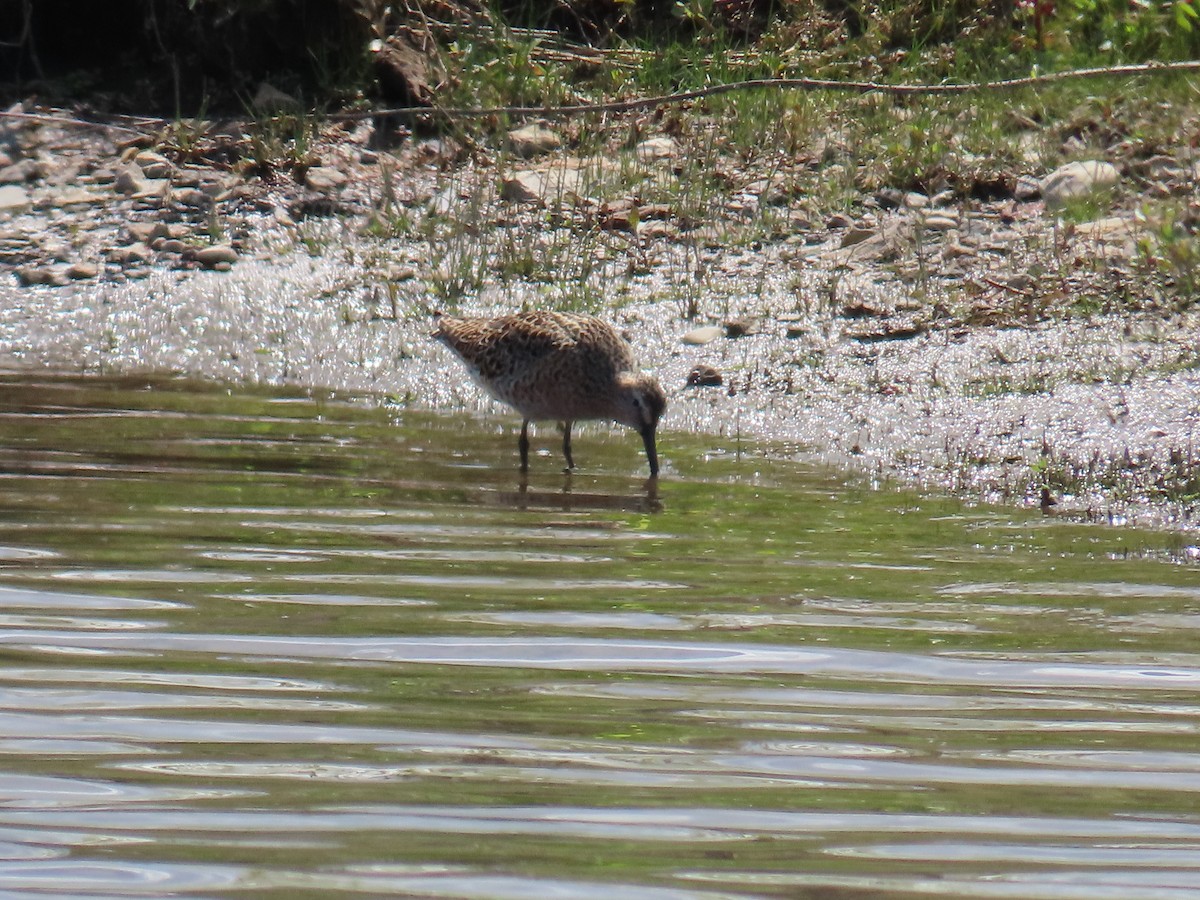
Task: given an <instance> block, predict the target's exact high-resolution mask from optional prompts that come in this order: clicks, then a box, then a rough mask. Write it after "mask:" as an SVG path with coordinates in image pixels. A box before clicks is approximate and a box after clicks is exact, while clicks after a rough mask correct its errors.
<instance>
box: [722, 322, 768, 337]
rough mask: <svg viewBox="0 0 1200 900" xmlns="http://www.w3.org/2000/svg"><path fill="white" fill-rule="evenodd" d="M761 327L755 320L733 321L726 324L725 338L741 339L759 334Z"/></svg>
mask: <svg viewBox="0 0 1200 900" xmlns="http://www.w3.org/2000/svg"><path fill="white" fill-rule="evenodd" d="M759 330H760V329H759V325H758V323H757V322H755V321H754V320H753V319H731V320H730V321H728V322H726V323H725V337H729V338H740V337H747V336H748V335H751V334H758V332H759Z"/></svg>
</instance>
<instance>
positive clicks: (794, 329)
mask: <svg viewBox="0 0 1200 900" xmlns="http://www.w3.org/2000/svg"><path fill="white" fill-rule="evenodd" d="M806 334H808V329H807V328H805V327H804V326H803V325H789V326H788V327H787V330H786V331H784V335H786V336H787V337H788V338H789V339H790V340H795V339H796V338H802V337H804V336H805V335H806Z"/></svg>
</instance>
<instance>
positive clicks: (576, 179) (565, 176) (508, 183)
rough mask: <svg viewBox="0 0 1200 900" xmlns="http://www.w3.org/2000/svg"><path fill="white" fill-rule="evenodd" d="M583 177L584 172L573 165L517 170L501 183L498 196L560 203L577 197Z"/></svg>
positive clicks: (526, 200) (522, 200) (507, 198)
mask: <svg viewBox="0 0 1200 900" xmlns="http://www.w3.org/2000/svg"><path fill="white" fill-rule="evenodd" d="M583 177H584V173H583V172H582V171H581V170H580V169H578V168H575V167H573V166H554V167H552V168H548V169H546V170H544V171H540V172H538V171H526V172H517V173H516V174H515V175H512V176H510V177H508V178H505V179H504V181H503V182H502V183H501V185H500V196H501V197H503V198H504V199H505V200H515V201H518V202H521V203H541V204H550V203H560V202H563V201H564V200H570V199H572V198H578V197H579V195H580V189H581V187H582V185H583Z"/></svg>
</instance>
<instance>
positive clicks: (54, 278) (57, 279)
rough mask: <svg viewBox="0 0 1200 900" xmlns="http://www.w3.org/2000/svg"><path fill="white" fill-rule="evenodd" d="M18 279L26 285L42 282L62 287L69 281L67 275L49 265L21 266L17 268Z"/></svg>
mask: <svg viewBox="0 0 1200 900" xmlns="http://www.w3.org/2000/svg"><path fill="white" fill-rule="evenodd" d="M17 280H18V281H19V282H21V284H22V285H23V286H24V287H30V286H32V285H37V284H42V285H49V286H51V287H62V286H63V285H64V284H66V283H67V275H66V273H65V272H64V271H62V270H59V269H51V268H49V267H48V266H21V268H19V269H17Z"/></svg>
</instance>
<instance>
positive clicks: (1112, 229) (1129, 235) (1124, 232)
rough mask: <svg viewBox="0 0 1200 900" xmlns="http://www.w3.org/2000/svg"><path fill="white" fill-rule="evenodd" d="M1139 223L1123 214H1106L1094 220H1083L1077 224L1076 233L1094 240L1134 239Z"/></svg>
mask: <svg viewBox="0 0 1200 900" xmlns="http://www.w3.org/2000/svg"><path fill="white" fill-rule="evenodd" d="M1136 232H1137V223H1136V222H1135V221H1134V220H1133V219H1126V218H1124V217H1123V216H1106V217H1104V218H1103V219H1096V220H1095V221H1093V222H1082V223H1080V224H1079V225H1076V226H1075V234H1076V236H1078V237H1081V238H1088V239H1090V240H1094V241H1103V240H1113V239H1115V240H1133V238H1134V236H1135V234H1136Z"/></svg>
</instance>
